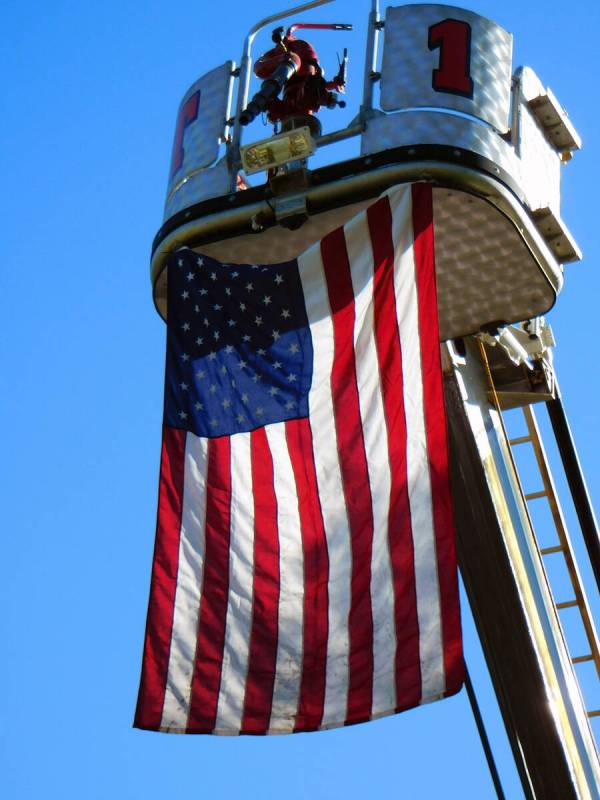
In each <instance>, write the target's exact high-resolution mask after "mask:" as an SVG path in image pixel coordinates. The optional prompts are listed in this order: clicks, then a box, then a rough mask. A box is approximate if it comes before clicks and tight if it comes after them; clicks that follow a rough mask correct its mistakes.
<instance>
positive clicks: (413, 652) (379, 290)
mask: <svg viewBox="0 0 600 800" xmlns="http://www.w3.org/2000/svg"><path fill="white" fill-rule="evenodd" d="M367 220H368V223H369V231H370V233H371V242H372V246H373V264H374V279H373V298H374V306H375V342H376V346H377V360H378V363H379V374H380V375H382V376H384V377H383V380H382V381H381V390H382V395H383V408H384V414H385V423H386V429H387V445H388V454H389V460H390V473H391V489H390V508H389V514H388V540H389V548H390V561H391V569H392V580H393V584H394V617H395V623H396V663H395V673H396V709H397V710H400V709H403V708H409V707H410V706H414V705H416V704H417V703H418V702H419V701H420V699H421V663H420V653H419V621H418V616H417V594H416V583H415V565H414V549H413V539H412V528H411V519H410V503H409V498H408V483H407V464H406V415H405V409H404V376H403V373H402V353H401V347H400V332H399V330H398V322H397V314H396V296H395V291H394V241H393V238H392V225H393V220H392V210H391V208H390V203H389V200H388V198H387V197H383V198H382V199H381V200H379V201H378V202H377V203H375V204H374V205H372V206H371V207H370V208H369V209H368V210H367Z"/></svg>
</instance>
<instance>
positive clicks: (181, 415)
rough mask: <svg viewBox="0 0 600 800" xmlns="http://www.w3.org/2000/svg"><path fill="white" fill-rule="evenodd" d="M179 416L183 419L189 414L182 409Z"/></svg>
mask: <svg viewBox="0 0 600 800" xmlns="http://www.w3.org/2000/svg"><path fill="white" fill-rule="evenodd" d="M179 416H180V417H181V419H187V414H186V413H185V411H180V412H179Z"/></svg>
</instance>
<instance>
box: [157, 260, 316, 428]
mask: <svg viewBox="0 0 600 800" xmlns="http://www.w3.org/2000/svg"><path fill="white" fill-rule="evenodd" d="M167 269H168V287H169V289H168V326H167V369H166V387H165V424H166V425H169V426H170V427H174V428H184V429H185V430H189V431H191V432H192V433H195V434H196V435H198V436H205V437H214V436H226V435H231V434H233V433H241V432H243V431H251V430H254V429H256V428H260V427H263V426H264V425H269V424H272V423H275V422H283V421H284V420H288V419H296V418H299V417H306V416H308V392H309V389H310V386H311V381H312V364H313V348H312V340H311V336H310V331H309V328H308V319H307V315H306V307H305V305H304V298H303V294H302V284H301V282H300V275H299V273H298V265H297V263H296V262H295V261H288V262H285V263H283V264H269V265H268V266H263V265H258V264H235V265H233V264H232V265H229V264H221V263H220V262H218V261H215V259H213V258H209V257H208V256H203V255H198V254H197V253H195V252H194V251H193V250H188V249H184V250H180V251H178V252H177V253H175V254H174V255H173V256H172V257H171V259H170V261H169V264H168V266H167Z"/></svg>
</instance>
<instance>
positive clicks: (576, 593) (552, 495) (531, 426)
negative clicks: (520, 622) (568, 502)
mask: <svg viewBox="0 0 600 800" xmlns="http://www.w3.org/2000/svg"><path fill="white" fill-rule="evenodd" d="M522 410H523V415H524V417H525V422H526V424H527V431H528V435H527V436H519V437H517V438H516V439H512V440H511V441H510V444H511V446H513V445H518V444H524V443H526V442H529V443H531V446H532V447H533V451H534V454H535V458H536V462H537V466H538V470H539V473H540V477H541V479H542V483H543V486H544V489H543V490H542V491H538V492H531V493H529V494H525V495H524V497H525V499H526V500H527V501H528V502H530V501H531V500H536V499H539V498H544V497H545V498H546V500H547V502H548V505H549V507H550V512H551V514H552V519H553V521H554V526H555V528H556V533H557V536H558V542H559V544H557V545H554V546H552V547H544V548H539V552H540V554H541V555H542V556H547V555H550V554H552V553H562V554H563V558H564V560H565V565H566V567H567V572H568V575H569V580H570V583H571V586H572V589H573V599H572V600H567V601H564V602H562V603H557V602H556V600H555V598H554V592H553V589H552V585H551V584H550V581H548V585H549V586H550V591H551V594H552V599H553V603H554V606H555V608H556V610H557V614H558V611H560V610H562V609H565V608H574V607H577V608H578V609H579V613H580V615H581V621H582V623H583V628H584V631H585V635H586V638H587V641H588V644H589V648H590V652H589V654H586V655H584V656H577V657H575V658H571V661H572V663H573V664H580V663H583V662H587V661H593V662H594V665H595V667H596V673H597V674H598V677H599V678H600V645H599V643H598V634H597V633H596V628H595V625H594V619H593V617H592V613H591V611H590V607H589V603H588V600H587V597H586V594H585V590H584V588H583V582H582V580H581V576H580V574H579V568H578V566H577V561H576V560H575V555H574V552H573V547H572V544H571V540H570V537H569V534H568V531H567V526H566V522H565V518H564V515H563V512H562V508H561V506H560V503H559V500H558V495H557V492H556V487H555V484H554V479H553V478H552V473H551V472H550V466H549V464H548V458H547V456H546V451H545V448H544V445H543V443H542V439H541V435H540V430H539V427H538V424H537V420H536V418H535V414H534V412H533V408H532V407H531V406H524V407H523V409H522ZM565 641H566V637H565ZM588 716H600V712H595V711H593V712H588Z"/></svg>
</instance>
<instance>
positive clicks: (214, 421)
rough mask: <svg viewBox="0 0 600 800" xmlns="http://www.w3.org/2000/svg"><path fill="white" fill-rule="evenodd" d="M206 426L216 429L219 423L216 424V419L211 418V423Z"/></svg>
mask: <svg viewBox="0 0 600 800" xmlns="http://www.w3.org/2000/svg"><path fill="white" fill-rule="evenodd" d="M208 424H209V425H210V427H211V428H216V427H217V425H218V424H219V423H218V422H217V420H216V419H215V418H214V417H213V418H212V419H211V421H210V422H209V423H208Z"/></svg>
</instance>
